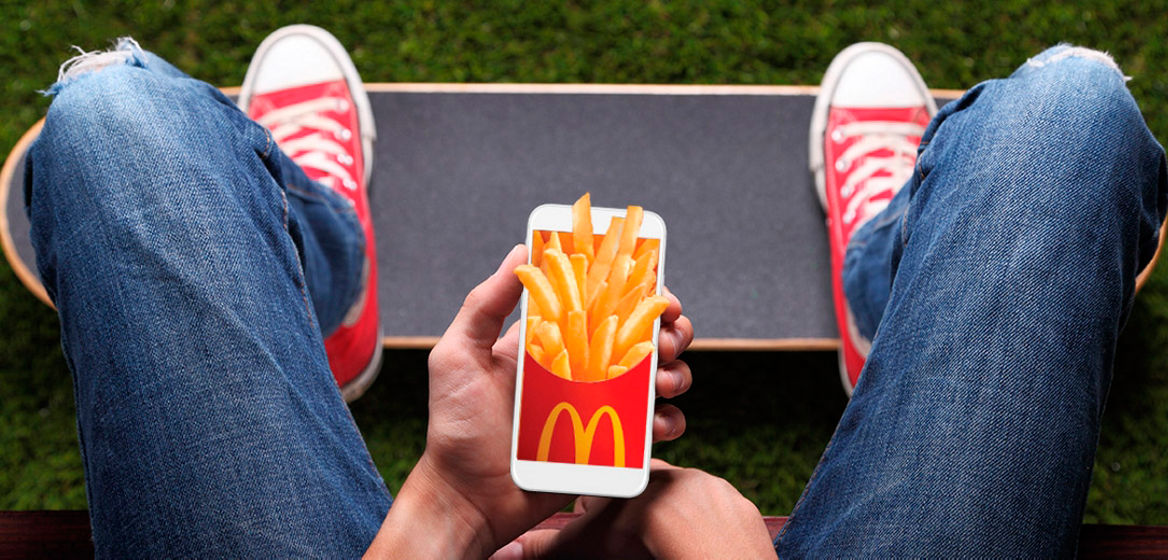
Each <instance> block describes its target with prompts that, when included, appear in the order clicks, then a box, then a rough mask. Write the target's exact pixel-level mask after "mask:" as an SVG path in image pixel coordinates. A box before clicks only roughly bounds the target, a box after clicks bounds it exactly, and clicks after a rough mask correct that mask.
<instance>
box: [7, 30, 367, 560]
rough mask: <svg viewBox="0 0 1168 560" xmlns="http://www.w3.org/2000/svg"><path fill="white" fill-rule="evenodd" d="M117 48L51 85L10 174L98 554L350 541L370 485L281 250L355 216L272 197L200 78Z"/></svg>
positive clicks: (278, 172) (273, 549)
mask: <svg viewBox="0 0 1168 560" xmlns="http://www.w3.org/2000/svg"><path fill="white" fill-rule="evenodd" d="M122 50H123V51H125V50H128V51H131V52H132V53H133V55H132V56H125V57H123V58H124V60H116V61H114V63H112V64H110V65H108V66H105V67H103V68H100V69H96V70H93V71H91V72H88V73H84V74H81V75H79V76H77V77H75V78H72V79H69V80H66V81H65V83H63V84H59V85H58V86H55V87H54V91H56V94H57V98H56V99H55V100H54V102H53V105H52V107H51V108H50V110H49V114H48V116H47V117H46V121H45V126H44V129H43V131H42V133H41V137H40V139H39V140H38V141H37V143H36V144H35V145H34V146H33V147H32V149H31V151H30V165H29V169H30V177H29V180H28V181H27V183H28V184H29V185H30V187H31V188H30V192H29V194H28V200H29V204H30V206H29V213H30V218H31V221H32V226H33V229H32V237H33V242H34V245H35V246H36V249H37V258H38V265H39V267H40V273H41V276H42V279H43V280H44V283H45V286H46V288H47V289H48V291H49V293H50V294H51V295H52V297H53V299H54V301H55V303H56V305H57V308H58V310H59V313H60V318H61V338H62V346H63V348H64V351H65V356H66V359H67V361H68V363H69V366H70V369H71V370H72V372H73V376H74V385H75V393H76V399H77V411H78V428H79V434H80V440H81V447H82V456H83V458H84V463H85V469H86V485H87V492H88V498H89V505H90V515H91V519H92V522H93V531H94V541H95V544H96V547H97V550H98V553H99V555H104V556H114V557H120V556H125V555H127V554H130V553H132V554H134V555H148V556H162V557H171V556H196V555H221V554H223V552H224V551H231V552H230V554H231V555H233V556H256V555H261V554H262V555H275V556H310V555H325V556H334V555H338V554H345V555H352V554H355V553H358V552H360V551H362V550H363V549H364V547H366V546H367V545H368V544H369V542H371V541H372V538H373V535H374V534H375V533H376V531H377V528H378V526H379V525H380V523H381V521H382V519H383V518H384V517H385V514H386V512H387V510H388V508H389V504H390V497H389V494H388V492H387V491H386V488H385V486H384V483H383V482H382V480H381V478H380V476H379V475H378V473H377V471H376V469H375V468H374V466H373V464H372V461H371V460H370V458H369V455H368V452H367V451H366V449H365V447H364V443H363V442H362V441H361V438H360V434H359V433H358V431H357V429H356V426H355V425H354V424H353V421H352V418H351V417H350V416H349V414H348V410H347V409H346V407H345V406H344V404H343V402H342V401H341V398H340V395H339V393H338V391H337V388H336V385H335V383H334V381H333V377H332V375H331V374H330V372H329V368H328V363H327V360H326V357H325V352H324V348H323V345H322V341H321V333H320V329H319V327H318V322H317V318H316V317H317V314H316V312H315V311H314V308H313V303H312V301H311V299H310V295H309V290H308V285H307V284H306V274H305V272H304V270H303V267H302V266H301V262H307V263H311V262H313V259H312V258H305V257H306V256H308V255H313V254H314V252H315V251H318V250H319V249H320V245H321V243H320V240H321V239H325V238H338V239H339V238H344V237H348V238H349V239H350V241H349V242H348V243H347V244H346V243H341V246H348V247H350V250H349V251H348V253H351V254H352V256H349V257H345V256H344V254H343V253H342V254H341V255H339V256H337V257H336V261H335V262H333V261H330V265H329V266H330V267H334V268H335V269H336V270H343V269H344V268H345V267H346V266H355V265H351V264H350V265H345V264H344V261H345V260H346V259H348V260H352V261H355V262H356V261H360V255H361V254H362V251H361V249H362V246H361V244H360V241H359V237H360V234H359V229H357V226H356V223H355V222H354V221H353V220H351V219H348V218H346V217H345V216H343V215H342V214H337V213H330V212H327V211H321V212H318V213H316V215H315V216H313V217H312V218H308V217H307V216H306V215H305V214H303V213H301V212H300V211H299V210H297V206H298V203H289V199H291V198H293V196H292V193H291V192H290V191H289V190H288V189H286V187H287V184H286V181H285V173H286V169H287V168H288V167H289V166H288V165H287V163H286V162H285V161H284V158H283V155H282V154H281V153H280V151H279V150H278V149H276V148H275V147H274V144H273V143H272V142H271V140H270V138H269V136H268V134H267V132H266V131H265V130H264V129H263V128H262V127H260V126H258V125H256V124H255V123H253V122H251V121H250V120H248V119H247V118H246V117H245V116H244V115H243V114H242V113H241V112H240V111H239V110H237V109H236V108H235V107H234V105H232V104H231V102H230V101H229V100H228V99H226V98H225V97H223V96H222V95H220V94H219V93H218V92H217V91H216V90H214V88H212V87H210V86H208V85H207V84H204V83H201V82H197V81H194V80H191V79H189V78H186V77H183V76H181V74H179V73H177V71H174V70H173V68H171V67H169V65H166V64H165V63H162V62H161V61H159V60H158V59H157V58H156V57H152V56H150V55H148V54H146V53H142V52H141V51H137V50H136V49H135V48H130V47H128V46H127V47H125V48H123V49H122ZM310 240H315V241H311V242H310ZM316 256H320V255H316ZM302 259H303V261H302ZM326 260H329V259H326ZM353 276H354V277H355V276H356V274H354V275H353ZM342 284H343V282H342ZM316 291H317V290H316V288H315V287H314V288H313V293H314V294H315V292H316ZM338 551H343V552H339V553H338Z"/></svg>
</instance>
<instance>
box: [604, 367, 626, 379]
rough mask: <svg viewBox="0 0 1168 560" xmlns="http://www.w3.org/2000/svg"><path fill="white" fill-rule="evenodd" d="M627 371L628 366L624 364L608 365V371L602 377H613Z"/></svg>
mask: <svg viewBox="0 0 1168 560" xmlns="http://www.w3.org/2000/svg"><path fill="white" fill-rule="evenodd" d="M627 371H629V368H627V367H625V366H608V373H607V374H606V375H605V377H604V378H605V379H615V378H617V377H620V376H622V375H624V374H625V372H627Z"/></svg>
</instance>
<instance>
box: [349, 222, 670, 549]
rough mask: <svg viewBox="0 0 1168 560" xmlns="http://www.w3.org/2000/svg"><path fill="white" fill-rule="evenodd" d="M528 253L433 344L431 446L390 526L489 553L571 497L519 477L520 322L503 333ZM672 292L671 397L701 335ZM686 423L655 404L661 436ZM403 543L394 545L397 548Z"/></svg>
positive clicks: (664, 340)
mask: <svg viewBox="0 0 1168 560" xmlns="http://www.w3.org/2000/svg"><path fill="white" fill-rule="evenodd" d="M526 260H527V251H526V248H525V247H523V246H522V245H520V246H517V247H516V248H515V249H513V250H512V251H511V253H510V254H509V255H507V257H506V259H504V261H503V264H502V265H501V266H500V267H499V269H498V270H497V271H496V272H495V273H494V274H493V275H491V277H490V278H487V279H486V280H485V281H484V282H483V283H482V284H479V285H478V286H477V287H476V288H475V289H474V290H472V291H471V293H470V295H468V296H467V298H466V301H465V302H464V303H463V306H462V309H461V310H460V311H459V312H458V315H457V316H456V317H455V318H454V321H453V322H452V323H451V325H450V327H449V328H448V329H447V330H446V333H445V334H444V335H443V336H442V338H441V340H439V342H438V344H437V345H436V346H435V347H434V350H433V352H431V353H430V417H429V424H428V430H427V434H426V449H425V451H424V452H423V454H422V458H421V459H420V460H419V461H418V464H417V465H416V466H415V467H414V469H413V471H411V473H410V476H409V477H408V479H407V480H406V483H405V485H403V487H402V489H401V492H399V493H398V497H397V498H396V501H395V503H394V505H393V507H392V508H391V510H390V514H389V515H388V516H387V517H386V522H385V525H383V528H382V532H383V533H385V532H386V531H387V530H388V529H391V525H393V524H394V523H406V524H408V525H409V526H413V527H414V528H415V529H416V530H418V531H423V532H425V533H427V537H428V539H430V540H431V542H433V541H435V540H441V539H448V541H447V542H458V539H459V538H462V539H463V540H465V539H466V538H467V536H468V535H470V536H472V537H473V540H472V541H469V542H463V545H465V548H464V552H465V553H466V555H467V556H478V557H485V556H487V555H489V554H491V553H492V552H494V551H495V550H496V549H497V548H498V547H499V546H501V545H503V544H506V543H508V542H510V541H511V540H512V539H514V538H515V537H517V536H519V535H520V534H522V533H523V532H524V531H525V530H527V529H529V528H531V527H533V526H534V525H535V524H536V523H539V522H540V521H542V520H543V519H545V518H547V517H548V516H550V515H551V514H552V513H555V512H556V511H558V510H559V509H561V508H563V507H564V506H565V505H567V504H568V503H569V502H570V501H571V499H572V497H571V496H568V495H563V494H545V493H536V492H526V491H523V490H520V489H519V488H518V487H517V486H515V483H514V482H513V481H512V480H511V472H510V471H511V463H510V451H511V429H512V416H513V412H514V398H515V370H516V360H517V356H518V352H519V331H518V328H517V326H513V327H512V328H511V329H510V330H509V331H508V332H507V334H506V336H504V337H502V338H499V332H500V331H501V330H502V326H503V322H504V321H505V320H506V318H507V316H508V315H510V314H511V311H512V310H513V309H514V308H515V305H516V304H517V303H518V301H519V296H520V295H521V294H522V292H523V286H522V284H521V283H520V282H519V280H518V278H516V276H515V274H514V273H513V271H514V269H515V267H517V266H519V265H520V264H523V263H524V262H526ZM666 295H667V297H668V298H669V299H670V305H669V307H668V309H666V311H665V313H664V314H663V315H662V318H661V333H660V336H659V337H658V345H659V359H658V363H660V364H664V365H662V366H661V367H660V368H658V371H657V376H656V388H657V394H658V395H660V396H662V397H666V398H669V397H673V396H676V395H679V394H681V393H683V392H684V391H685V390H687V389H688V388H689V386H690V385H691V383H692V376H691V375H690V371H689V367H688V366H687V365H686V364H685V363H684V362H682V361H680V360H677V357H678V355H679V354H681V352H682V351H683V350H684V349H685V348H686V347H687V346H689V343H690V342H691V341H692V340H693V327H692V325H691V324H690V322H689V319H687V318H686V317H685V316H683V315H682V314H681V303H680V302H679V301H678V300H677V298H676V297H674V296H673V295H672V294H670V293H668V291H666ZM684 431H685V417H684V416H683V415H682V413H681V411H680V410H678V409H677V408H676V407H674V406H672V405H667V404H666V405H660V406H658V407H657V410H656V414H655V416H654V419H653V440H654V441H665V440H671V439H675V438H677V437H679V436H680V435H681V434H682V432H684ZM395 512H397V513H398V514H399V515H395ZM435 524H439V525H441V526H440V527H434V525H435ZM423 525H428V526H423ZM443 527H444V528H445V530H442V528H443ZM390 532H391V533H392V532H393V531H390ZM379 541H382V535H381V534H379V535H378V539H377V541H375V542H374V544H373V546H372V547H371V548H370V553H371V554H372V553H376V552H377V551H378V550H379V546H380V544H381V543H379ZM402 552H403V551H402V550H401V549H397V550H394V551H393V553H394V554H395V555H397V557H401V554H402ZM418 552H419V555H420V556H421V555H423V553H422V552H421V551H420V550H419V551H418ZM430 552H433V551H430ZM446 552H451V551H449V550H447V551H446Z"/></svg>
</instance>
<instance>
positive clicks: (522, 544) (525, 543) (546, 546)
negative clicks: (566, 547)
mask: <svg viewBox="0 0 1168 560" xmlns="http://www.w3.org/2000/svg"><path fill="white" fill-rule="evenodd" d="M559 535H560V530H559V529H537V530H533V531H528V532H526V533H524V534H522V535H520V536H519V538H517V539H515V540H513V541H511V542H510V543H508V544H507V546H504V547H503V548H500V549H499V550H497V551H496V552H495V553H494V554H492V555H491V557H490V559H489V560H526V559H528V558H543V557H545V556H547V555H548V553H549V552H550V551H551V550H553V549H554V548H555V543H556V539H557V538H558V537H559Z"/></svg>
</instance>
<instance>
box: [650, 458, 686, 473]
mask: <svg viewBox="0 0 1168 560" xmlns="http://www.w3.org/2000/svg"><path fill="white" fill-rule="evenodd" d="M668 469H681V467H676V466H673V465H672V464H670V463H668V462H667V461H666V460H665V459H658V458H656V457H654V458H652V459H649V470H651V471H663V470H668Z"/></svg>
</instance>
